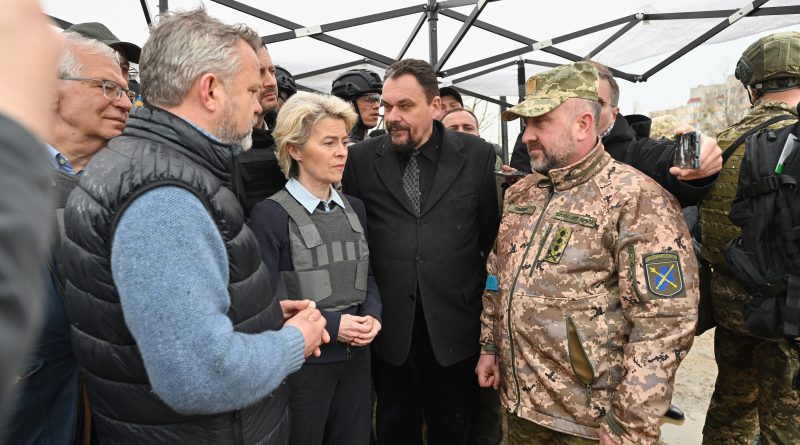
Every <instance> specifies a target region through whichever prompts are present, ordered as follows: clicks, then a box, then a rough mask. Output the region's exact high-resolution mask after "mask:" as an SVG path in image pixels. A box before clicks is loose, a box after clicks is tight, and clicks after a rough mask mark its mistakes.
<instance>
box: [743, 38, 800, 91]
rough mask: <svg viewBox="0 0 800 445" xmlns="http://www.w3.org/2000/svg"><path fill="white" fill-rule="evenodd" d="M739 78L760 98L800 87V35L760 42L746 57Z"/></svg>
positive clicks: (749, 48) (762, 39) (744, 54)
mask: <svg viewBox="0 0 800 445" xmlns="http://www.w3.org/2000/svg"><path fill="white" fill-rule="evenodd" d="M735 75H736V78H737V79H739V81H741V82H742V83H743V84H744V85H745V86H750V87H752V88H753V89H754V90H755V91H756V94H757V95H759V96H760V95H762V94H763V93H764V92H769V91H783V90H788V89H790V88H795V87H800V32H795V31H792V32H779V33H775V34H771V35H768V36H766V37H762V38H760V39H758V40H757V41H756V42H755V43H753V44H752V45H750V46H749V47H748V48H747V49H746V50H745V51H744V53H742V57H741V58H740V59H739V62H738V63H737V64H736V73H735Z"/></svg>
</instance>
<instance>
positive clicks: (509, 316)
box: [506, 186, 555, 414]
mask: <svg viewBox="0 0 800 445" xmlns="http://www.w3.org/2000/svg"><path fill="white" fill-rule="evenodd" d="M554 193H555V192H554V190H553V188H552V186H551V187H550V193H549V194H548V195H547V199H546V200H545V202H544V205H543V206H542V213H541V214H540V215H539V219H538V220H537V221H536V225H535V226H534V229H533V231H532V232H531V237H530V238H529V239H528V244H527V245H526V246H525V252H524V253H523V254H522V261H520V263H519V267H517V273H516V275H515V276H514V282H513V283H511V291H510V292H509V293H508V309H506V323H507V324H508V342H509V346H510V350H511V374H512V376H513V377H514V395H515V402H514V408H513V409H512V410H511V412H512V413H513V414H516V413H517V410H518V409H519V403H520V391H519V378H518V377H517V361H516V355H515V354H514V330H513V327H512V326H511V320H512V313H511V312H512V307H513V306H512V302H513V300H514V290H515V289H516V287H517V280H518V279H519V274H520V272H522V266H524V265H525V260H527V259H528V252H529V251H530V250H531V243H532V242H533V239H534V238H535V237H536V232H537V231H539V227H540V226H541V225H542V221H543V220H544V215H545V214H546V213H547V206H548V205H550V200H552V199H553V194H554ZM531 267H533V266H531Z"/></svg>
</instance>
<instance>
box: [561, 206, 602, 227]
mask: <svg viewBox="0 0 800 445" xmlns="http://www.w3.org/2000/svg"><path fill="white" fill-rule="evenodd" d="M553 218H555V219H557V220H559V221H564V222H568V223H573V224H578V225H581V226H586V227H591V228H595V227H597V220H596V219H595V218H592V217H591V216H588V215H578V214H577V213H570V212H565V211H563V210H559V211H557V212H556V214H555V215H553Z"/></svg>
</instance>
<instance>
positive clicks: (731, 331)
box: [700, 32, 800, 445]
mask: <svg viewBox="0 0 800 445" xmlns="http://www.w3.org/2000/svg"><path fill="white" fill-rule="evenodd" d="M736 78H737V79H739V80H740V81H741V82H742V84H744V87H745V88H747V91H748V94H749V95H750V101H751V103H752V105H753V106H752V109H751V110H750V112H749V113H748V114H747V115H746V116H745V117H744V118H743V119H742V120H741V121H740V122H738V123H736V124H734V125H733V126H731V127H730V128H728V129H727V130H725V131H723V132H722V133H720V134H719V136H718V137H717V139H718V141H719V145H720V147H721V148H722V149H723V150H728V149H732V150H733V152H732V155H730V158H729V159H728V160H727V162H726V163H725V165H724V167H723V169H722V173H721V174H720V178H719V180H718V181H717V183H716V184H715V186H714V187H713V188H712V190H711V192H710V193H709V195H708V198H707V199H706V200H705V202H704V203H703V206H702V208H701V215H700V223H701V229H702V240H703V247H702V254H703V257H704V258H705V259H706V260H707V261H709V262H710V263H711V265H712V268H713V274H712V275H711V301H712V302H713V306H714V318H715V319H716V322H717V329H716V332H715V334H714V355H715V357H716V360H717V367H718V369H719V373H718V375H717V382H716V386H715V388H714V395H713V396H712V398H711V404H710V406H709V408H708V414H707V415H706V423H705V427H704V428H703V443H704V444H723V443H724V444H748V445H749V444H751V443H752V442H753V437H754V436H755V434H756V432H758V431H760V434H761V443H762V444H765V445H771V444H787V443H800V397H798V395H800V393H799V392H798V391H796V390H795V389H793V387H792V377H793V376H795V375H796V374H797V372H798V369H800V361H799V360H798V352H797V349H796V348H794V347H792V345H791V344H790V343H789V342H788V341H787V340H780V341H772V340H763V339H759V338H755V337H752V336H750V335H749V334H748V332H747V329H746V328H745V327H744V323H743V314H742V308H743V305H744V304H745V303H746V302H748V301H749V300H751V299H752V296H751V295H749V294H748V293H747V292H746V291H745V290H744V288H743V287H742V286H741V285H739V284H738V283H737V282H736V280H735V278H734V277H732V276H731V275H730V274H729V273H728V272H727V269H726V260H725V257H724V254H723V247H724V246H725V244H726V243H727V242H728V241H729V240H731V239H732V238H734V237H736V236H737V235H739V233H740V231H739V228H738V227H736V226H734V225H733V224H732V223H731V221H730V219H728V213H729V211H730V208H731V203H732V201H733V199H734V195H735V194H736V188H737V183H738V181H739V166H740V164H741V162H742V157H743V156H744V152H745V144H744V143H742V144H740V145H738V146H737V147H733V144H734V142H735V141H736V140H737V139H740V138H741V136H742V135H746V134H747V133H752V132H753V131H754V130H755V129H757V127H759V126H763V125H764V124H766V123H768V121H770V120H771V119H774V118H775V117H776V116H781V115H785V116H788V119H786V120H782V121H779V122H775V123H772V124H771V125H768V127H767V128H781V127H783V126H785V125H789V124H791V123H793V122H796V119H797V117H798V113H797V108H796V107H797V104H798V102H800V32H783V33H776V34H772V35H769V36H767V37H763V38H761V39H759V40H758V41H756V42H755V43H753V44H752V45H750V46H749V47H748V48H747V49H746V50H745V51H744V53H743V54H742V57H741V59H739V62H738V64H737V65H736Z"/></svg>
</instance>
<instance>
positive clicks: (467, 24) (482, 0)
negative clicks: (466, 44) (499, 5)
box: [433, 0, 487, 73]
mask: <svg viewBox="0 0 800 445" xmlns="http://www.w3.org/2000/svg"><path fill="white" fill-rule="evenodd" d="M486 4H487V0H478V4H477V5H475V7H474V8H473V9H472V12H471V13H470V15H469V17H467V19H466V20H464V23H463V24H462V25H461V28H460V29H459V30H458V32H457V33H456V35H455V37H453V41H452V42H450V45H448V46H447V49H446V50H444V54H442V57H441V58H439V61H438V62H436V65H434V67H433V69H434V71H436V72H437V73H438V72H439V71H440V70H441V69H442V67H443V66H444V64H445V63H447V60H448V59H449V58H450V56H451V55H453V51H455V49H456V47H458V44H459V43H461V40H463V39H464V36H465V35H467V31H469V29H470V28H471V27H472V24H473V23H475V20H477V19H478V16H479V15H480V14H481V12H483V8H485V7H486Z"/></svg>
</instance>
